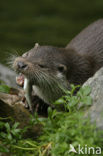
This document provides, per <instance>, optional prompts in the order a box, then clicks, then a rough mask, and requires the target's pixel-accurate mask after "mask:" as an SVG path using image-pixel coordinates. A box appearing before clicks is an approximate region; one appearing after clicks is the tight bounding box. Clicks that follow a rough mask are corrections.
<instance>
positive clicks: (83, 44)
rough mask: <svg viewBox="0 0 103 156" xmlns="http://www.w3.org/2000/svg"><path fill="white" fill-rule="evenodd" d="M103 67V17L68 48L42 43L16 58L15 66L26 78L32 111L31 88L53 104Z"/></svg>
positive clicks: (81, 33)
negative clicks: (72, 87)
mask: <svg viewBox="0 0 103 156" xmlns="http://www.w3.org/2000/svg"><path fill="white" fill-rule="evenodd" d="M102 66H103V19H100V20H98V21H96V22H94V23H92V24H91V25H89V26H88V27H87V28H85V29H84V30H83V31H82V32H80V33H79V34H78V35H77V36H76V37H75V38H74V39H72V41H71V42H70V43H69V44H68V45H67V46H66V47H65V48H58V47H54V46H40V45H39V44H36V45H35V46H34V48H32V49H31V50H29V51H27V52H26V53H24V54H23V55H22V56H20V57H17V58H16V59H15V60H14V63H13V68H14V69H15V70H16V71H17V72H18V73H22V75H23V76H24V78H25V81H24V90H25V96H26V99H27V102H28V105H29V107H30V110H32V100H31V96H32V90H33V91H34V92H35V94H36V95H37V96H38V97H40V99H42V100H43V101H44V102H45V103H47V104H48V105H51V104H52V103H53V102H55V101H56V100H57V99H58V98H60V97H61V96H62V95H64V94H65V90H68V89H70V84H74V85H78V84H79V85H82V84H83V83H84V82H85V81H86V80H87V79H88V78H89V77H91V76H93V75H94V73H95V72H96V71H97V70H98V69H99V68H101V67H102Z"/></svg>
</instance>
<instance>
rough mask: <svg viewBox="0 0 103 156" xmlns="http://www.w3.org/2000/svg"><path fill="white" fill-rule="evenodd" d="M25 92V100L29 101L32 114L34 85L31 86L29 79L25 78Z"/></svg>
mask: <svg viewBox="0 0 103 156" xmlns="http://www.w3.org/2000/svg"><path fill="white" fill-rule="evenodd" d="M24 91H25V98H26V100H27V103H28V106H29V109H30V111H31V112H33V108H32V84H31V82H30V80H28V79H27V78H25V80H24Z"/></svg>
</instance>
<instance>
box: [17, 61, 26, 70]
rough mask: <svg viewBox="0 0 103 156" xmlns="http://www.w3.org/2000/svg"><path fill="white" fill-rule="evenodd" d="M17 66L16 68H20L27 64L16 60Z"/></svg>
mask: <svg viewBox="0 0 103 156" xmlns="http://www.w3.org/2000/svg"><path fill="white" fill-rule="evenodd" d="M17 66H18V68H20V69H24V68H26V67H27V64H25V63H24V62H18V63H17Z"/></svg>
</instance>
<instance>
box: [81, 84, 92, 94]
mask: <svg viewBox="0 0 103 156" xmlns="http://www.w3.org/2000/svg"><path fill="white" fill-rule="evenodd" d="M90 92H91V88H90V87H89V86H85V87H84V88H83V95H84V96H85V95H89V94H90Z"/></svg>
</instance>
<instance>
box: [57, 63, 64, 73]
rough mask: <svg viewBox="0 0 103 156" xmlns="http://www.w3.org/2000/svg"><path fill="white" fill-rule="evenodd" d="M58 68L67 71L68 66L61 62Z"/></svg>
mask: <svg viewBox="0 0 103 156" xmlns="http://www.w3.org/2000/svg"><path fill="white" fill-rule="evenodd" d="M58 70H59V71H60V72H65V71H66V66H65V65H62V64H60V65H59V66H58Z"/></svg>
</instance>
